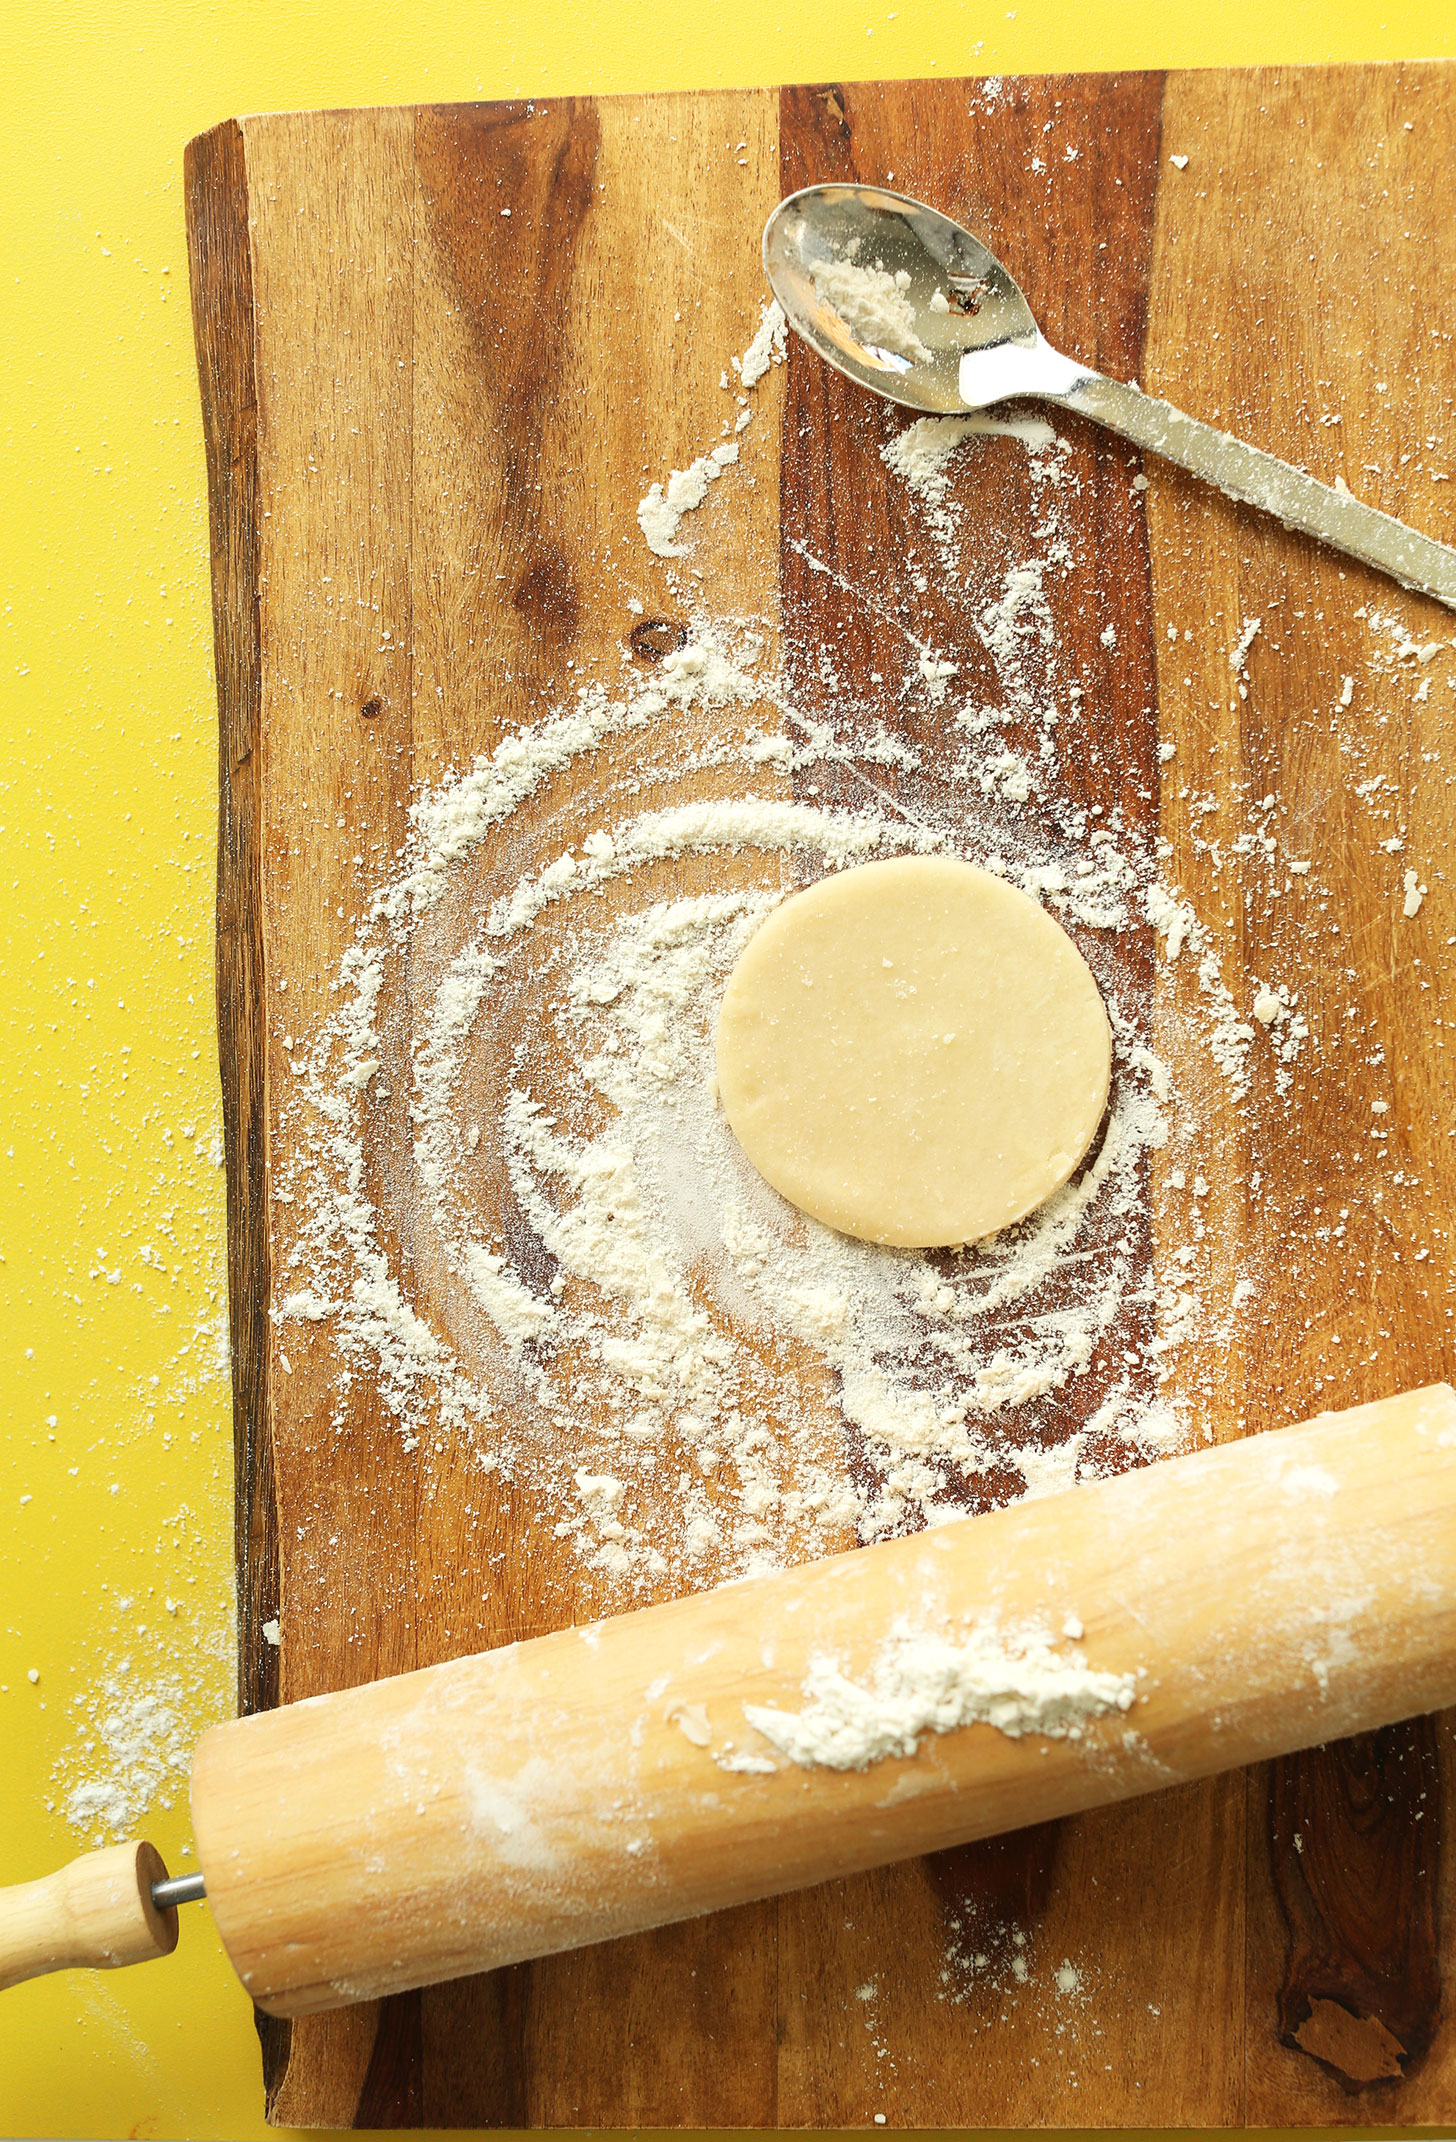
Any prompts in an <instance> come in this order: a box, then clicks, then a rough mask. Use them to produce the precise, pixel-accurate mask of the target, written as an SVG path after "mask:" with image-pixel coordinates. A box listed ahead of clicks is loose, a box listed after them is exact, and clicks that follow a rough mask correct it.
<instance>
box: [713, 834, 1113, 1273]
mask: <svg viewBox="0 0 1456 2142" xmlns="http://www.w3.org/2000/svg"><path fill="white" fill-rule="evenodd" d="M1111 1062H1112V1042H1111V1035H1110V1034H1109V1031H1108V1025H1107V1014H1106V1013H1105V1011H1104V1010H1103V1008H1102V999H1101V997H1100V996H1099V995H1098V993H1097V984H1096V983H1095V982H1094V981H1093V979H1092V976H1091V973H1090V972H1089V970H1088V967H1087V964H1086V961H1085V960H1084V959H1083V958H1082V955H1081V954H1080V952H1078V950H1077V948H1076V946H1075V945H1074V944H1073V943H1072V940H1071V938H1070V937H1068V935H1067V933H1066V931H1065V930H1063V929H1062V927H1061V926H1060V924H1059V923H1056V922H1054V921H1053V920H1052V918H1051V916H1050V915H1048V914H1047V913H1046V911H1045V910H1044V909H1043V908H1041V907H1038V905H1037V903H1036V902H1035V901H1034V900H1030V899H1028V898H1027V896H1026V895H1025V893H1020V892H1017V891H1016V890H1015V888H1014V887H1013V886H1010V885H1008V884H1006V883H1005V881H1004V880H1003V879H1001V878H996V877H992V876H991V875H990V873H989V872H988V871H984V870H977V869H975V868H974V867H973V865H971V864H970V863H959V862H953V861H950V860H948V859H947V858H945V857H940V856H905V857H901V858H898V859H896V860H895V861H893V862H885V863H865V864H862V865H860V867H859V868H857V869H854V870H845V871H842V872H840V873H838V874H837V875H836V876H833V877H828V878H823V879H821V880H820V882H819V883H818V884H817V885H812V886H810V888H809V889H808V891H807V892H801V893H796V894H795V895H794V897H793V898H792V899H790V900H786V901H785V902H784V904H783V906H782V907H780V908H777V909H775V911H774V913H773V914H772V915H770V916H769V918H768V920H767V921H766V922H765V923H764V924H763V926H762V928H761V929H759V930H758V931H757V932H756V933H755V935H754V936H753V937H752V938H751V939H750V941H749V943H748V945H747V947H746V948H745V950H744V952H743V955H742V957H741V958H740V960H739V962H738V964H737V966H736V967H735V968H734V970H733V973H732V975H731V976H730V977H729V981H728V987H727V990H726V991H725V993H724V997H723V1004H722V1009H721V1011H720V1012H719V1015H718V1090H719V1093H720V1095H721V1097H722V1101H723V1107H724V1109H725V1111H726V1113H727V1116H728V1121H729V1123H730V1124H731V1125H732V1127H733V1130H734V1132H735V1134H736V1136H737V1138H738V1141H739V1143H740V1144H741V1145H742V1147H743V1150H744V1151H745V1152H746V1153H747V1155H748V1157H749V1159H750V1160H751V1161H752V1162H753V1164H754V1166H755V1167H756V1168H757V1169H758V1171H759V1173H760V1174H761V1175H763V1176H764V1177H765V1178H766V1179H767V1180H768V1181H769V1182H770V1183H772V1185H773V1187H774V1188H775V1190H778V1191H780V1192H781V1193H782V1195H783V1196H784V1197H786V1198H788V1199H789V1200H790V1201H791V1202H792V1203H793V1204H795V1205H798V1206H799V1207H801V1209H802V1210H803V1211H805V1212H808V1213H812V1214H813V1216H814V1218H815V1219H816V1220H823V1221H825V1222H826V1223H827V1224H828V1225H829V1226H830V1227H837V1228H839V1229H840V1230H841V1232H842V1233H844V1234H848V1235H858V1236H860V1237H862V1238H863V1239H864V1240H865V1241H868V1242H888V1243H895V1244H898V1245H900V1246H902V1247H905V1248H918V1249H927V1248H930V1247H932V1246H936V1245H944V1244H948V1243H956V1242H974V1241H977V1240H979V1239H980V1237H982V1236H983V1235H989V1234H994V1233H995V1232H996V1230H997V1229H998V1228H1002V1227H1009V1226H1010V1225H1011V1223H1012V1221H1013V1220H1019V1219H1021V1218H1022V1217H1023V1216H1024V1215H1025V1214H1026V1213H1028V1212H1031V1211H1032V1210H1033V1209H1034V1208H1035V1207H1036V1206H1037V1205H1039V1204H1041V1202H1042V1200H1043V1199H1044V1198H1047V1197H1050V1195H1051V1193H1052V1192H1053V1190H1056V1189H1058V1188H1060V1186H1061V1185H1062V1184H1063V1183H1064V1182H1066V1180H1067V1178H1068V1177H1069V1176H1070V1175H1071V1173H1072V1171H1073V1170H1074V1169H1075V1167H1076V1166H1077V1163H1078V1161H1079V1160H1080V1159H1081V1158H1082V1156H1083V1154H1084V1153H1085V1152H1086V1150H1087V1148H1088V1146H1089V1145H1090V1143H1091V1141H1092V1139H1093V1137H1094V1135H1095V1134H1096V1131H1097V1126H1098V1124H1099V1123H1100V1122H1101V1120H1102V1114H1103V1110H1104V1108H1105V1107H1106V1104H1107V1088H1108V1080H1109V1078H1110V1075H1111Z"/></svg>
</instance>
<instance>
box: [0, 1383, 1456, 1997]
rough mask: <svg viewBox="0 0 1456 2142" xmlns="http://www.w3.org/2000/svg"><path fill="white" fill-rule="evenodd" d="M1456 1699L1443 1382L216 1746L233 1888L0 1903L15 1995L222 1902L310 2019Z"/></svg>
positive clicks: (119, 1849)
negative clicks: (179, 1912) (188, 1908)
mask: <svg viewBox="0 0 1456 2142" xmlns="http://www.w3.org/2000/svg"><path fill="white" fill-rule="evenodd" d="M1452 1702H1456V1393H1453V1392H1452V1390H1451V1389H1450V1387H1449V1386H1447V1385H1444V1384H1439V1385H1434V1386H1432V1387H1431V1388H1429V1389H1427V1390H1422V1391H1412V1392H1407V1393H1406V1394H1405V1395H1404V1396H1402V1397H1398V1398H1391V1399H1385V1400H1381V1401H1379V1402H1377V1403H1375V1404H1373V1405H1368V1406H1361V1407H1357V1408H1355V1409H1354V1410H1353V1411H1350V1412H1347V1413H1340V1414H1325V1415H1322V1416H1321V1417H1320V1418H1319V1419H1317V1420H1314V1421H1311V1422H1308V1423H1306V1424H1305V1425H1303V1426H1301V1427H1293V1428H1285V1429H1279V1430H1276V1431H1274V1432H1272V1433H1270V1434H1266V1435H1260V1436H1255V1437H1251V1438H1249V1439H1247V1440H1245V1441H1243V1442H1239V1443H1233V1444H1228V1445H1225V1446H1224V1447H1222V1448H1219V1449H1210V1450H1203V1451H1199V1452H1196V1453H1194V1454H1193V1455H1191V1456H1188V1457H1181V1458H1172V1459H1169V1460H1167V1461H1165V1462H1163V1463H1161V1464H1157V1465H1152V1466H1148V1467H1145V1468H1143V1469H1141V1470H1139V1471H1136V1472H1131V1473H1127V1474H1124V1475H1122V1476H1121V1477H1120V1478H1118V1479H1115V1480H1109V1481H1103V1482H1098V1483H1096V1484H1093V1485H1089V1486H1087V1487H1081V1488H1077V1489H1074V1490H1073V1491H1072V1492H1070V1493H1067V1494H1062V1495H1056V1496H1049V1497H1047V1498H1046V1499H1044V1500H1041V1501H1036V1502H1030V1503H1025V1502H1023V1503H1018V1504H1014V1505H1013V1506H1011V1507H1010V1508H1008V1509H1005V1510H999V1511H995V1512H993V1513H991V1514H990V1515H988V1516H983V1517H974V1518H967V1519H962V1520H957V1521H955V1522H953V1523H950V1524H946V1525H942V1526H939V1527H937V1528H935V1529H934V1530H932V1531H929V1532H922V1533H918V1534H916V1535H914V1536H913V1537H912V1538H909V1539H902V1540H893V1541H889V1542H887V1543H885V1544H883V1545H880V1546H876V1547H869V1548H865V1549H863V1550H861V1551H860V1552H858V1553H855V1554H850V1555H840V1556H837V1557H835V1558H833V1559H832V1560H829V1561H824V1562H816V1563H811V1564H809V1565H807V1566H806V1567H804V1568H801V1569H796V1570H789V1571H785V1572H782V1573H779V1574H775V1575H772V1576H766V1577H759V1578H753V1579H749V1580H746V1581H744V1582H741V1583H737V1584H732V1585H725V1586H723V1587H721V1588H720V1589H718V1590H717V1591H712V1592H704V1593H698V1594H695V1595H693V1596H691V1597H689V1598H686V1599H680V1600H676V1601H673V1602H672V1603H670V1604H668V1605H666V1606H660V1607H651V1608H648V1609H646V1610H645V1611H642V1612H639V1613H634V1614H624V1615H621V1616H619V1617H618V1618H616V1619H614V1620H610V1621H604V1622H598V1623H595V1624H592V1625H591V1626H589V1627H586V1628H579V1629H569V1630H563V1631H561V1632H560V1633H559V1634H557V1635H554V1636H546V1637H540V1638H537V1639H535V1640H534V1641H532V1642H530V1643H524V1644H516V1645H511V1646H509V1647H507V1648H505V1649H503V1650H499V1651H493V1652H485V1653H482V1654H480V1655H479V1656H477V1657H474V1658H465V1659H459V1660H455V1661H453V1662H451V1663H449V1664H446V1665H442V1666H434V1667H427V1668H425V1669H423V1670H422V1671H420V1672H417V1673H412V1674H406V1675H402V1676H401V1677H399V1678H398V1679H395V1680H390V1681H380V1682H376V1683H373V1684H372V1685H369V1686H366V1687H363V1688H356V1689H350V1690H347V1691H343V1692H341V1693H339V1694H337V1695H331V1696H319V1697H313V1698H310V1699H308V1700H305V1701H303V1702H300V1703H295V1704H291V1705H288V1706H286V1707H285V1708H283V1709H281V1710H276V1711H270V1712H265V1713H261V1714H259V1715H257V1716H254V1717H251V1718H244V1719H238V1720H235V1721H233V1722H231V1723H229V1724H227V1725H222V1726H216V1727H214V1728H213V1729H212V1730H211V1731H210V1732H208V1733H207V1734H205V1735H204V1736H203V1738H202V1740H201V1741H200V1743H199V1744H198V1748H197V1753H196V1756H195V1759H194V1762H193V1768H192V1809H193V1817H194V1823H195V1828H196V1835H197V1846H198V1857H199V1859H200V1861H201V1864H202V1869H203V1872H202V1874H200V1875H186V1876H182V1877H180V1878H179V1879H178V1880H176V1881H173V1880H170V1879H169V1878H168V1877H167V1875H166V1870H165V1868H164V1867H163V1866H162V1864H161V1861H160V1859H159V1858H158V1856H157V1855H156V1853H155V1852H154V1851H153V1850H152V1848H151V1847H150V1846H149V1845H123V1846H116V1847H113V1848H112V1850H111V1851H110V1852H102V1853H96V1854H92V1855H89V1856H87V1857H85V1858H82V1859H80V1860H77V1861H75V1862H73V1863H72V1865H71V1866H70V1867H67V1868H64V1869H62V1870H61V1872H60V1873H59V1874H55V1875H51V1876H49V1877H47V1878H46V1879H44V1880H42V1881H39V1882H32V1883H29V1884H26V1885H24V1886H22V1887H21V1888H18V1889H12V1890H9V1891H0V1986H4V1985H7V1984H13V1983H15V1982H16V1981H17V1980H19V1979H21V1978H26V1977H32V1976H35V1975H37V1974H39V1973H40V1972H43V1971H48V1970H56V1969H60V1968H63V1967H66V1966H69V1965H77V1964H85V1965H115V1964H120V1963H129V1962H137V1961H140V1960H142V1959H143V1958H144V1957H147V1956H152V1955H162V1954H166V1953H168V1952H169V1951H170V1949H171V1948H172V1947H174V1946H175V1944H176V1939H177V1916H176V1905H177V1904H178V1903H180V1902H182V1901H185V1900H187V1899H190V1898H192V1897H195V1896H198V1895H200V1894H202V1893H203V1886H204V1882H205V1887H206V1895H207V1898H208V1901H209V1903H210V1904H211V1906H212V1910H213V1913H214V1916H215V1918H216V1921H217V1925H218V1929H219V1932H220V1933H221V1936H222V1939H223V1942H224V1945H225V1946H226V1948H227V1951H228V1954H229V1956H230V1957H231V1959H232V1962H233V1965H234V1967H235V1968H236V1970H237V1972H238V1974H239V1976H240V1977H241V1979H242V1981H243V1984H244V1985H245V1986H246V1988H247V1989H248V1991H249V1992H250V1993H251V1994H252V1995H253V1997H254V1999H255V2000H257V2001H258V2002H259V2003H260V2004H261V2005H262V2007H264V2008H265V2009H266V2010H268V2011H269V2012H270V2013H272V2014H275V2015H302V2014H308V2013H311V2012H316V2011H320V2010H325V2009H330V2008H337V2007H342V2006H345V2005H347V2004H348V2003H350V2002H353V2001H361V2000H369V1999H374V1998H377V1997H380V1996H382V1995H387V1994H392V1993H399V1992H403V1991H405V1990H406V1989H408V1988H410V1987H413V1986H420V1985H428V1984H432V1983H434V1982H436V1981H438V1980H442V1979H449V1978H455V1977H459V1976H461V1975H464V1974H466V1973H470V1972H477V1971H487V1970H491V1969H494V1968H495V1967H497V1966H499V1965H501V1964H507V1963H513V1962H517V1961H519V1960H521V1959H522V1958H525V1957H530V1956H539V1955H546V1954H549V1953H551V1952H553V1951H556V1950H562V1949H568V1948H575V1947H580V1946H583V1945H585V1944H587V1943H589V1942H595V1941H604V1940H609V1939H612V1938H614V1937H616V1936H618V1935H622V1934H628V1933H634V1932H639V1931H641V1930H642V1929H644V1928H646V1927H651V1926H659V1925H664V1924H667V1923H668V1922H670V1921H672V1920H676V1919H684V1918H689V1917H692V1916H694V1915H695V1914H697V1913H701V1912H708V1911H715V1910H719V1909H722V1908H724V1907H726V1906H729V1905H734V1904H739V1903H745V1902H747V1901H748V1900H749V1899H751V1898H755V1897H762V1896H769V1895H772V1894H775V1893H777V1892H780V1891H784V1890H789V1889H796V1888H804V1887H807V1886H809V1885H810V1884H812V1883H815V1882H820V1881H825V1880H828V1879H831V1878H833V1877H835V1876H842V1875H847V1874H852V1873H857V1872H860V1871H862V1870H863V1869H865V1868H869V1867H874V1866H879V1865H883V1864H885V1863H886V1862H888V1861H891V1860H895V1859H901V1858H908V1857H911V1856H913V1855H916V1854H919V1853H923V1852H931V1851H936V1850H939V1849H941V1848H943V1847H944V1846H947V1845H952V1844H958V1843H968V1842H970V1841H971V1840H973V1839H975V1838H978V1837H985V1836H990V1835H994V1834H995V1833H997V1832H998V1831H1003V1830H1008V1829H1016V1828H1019V1827H1021V1826H1023V1825H1024V1824H1027V1823H1033V1822H1040V1821H1045V1820H1048V1819H1050V1818H1052V1817H1055V1816H1060V1815H1067V1814H1073V1813H1076V1812H1078V1811H1080V1810H1082V1809H1085V1808H1090V1807H1096V1806H1100V1805H1104V1804H1106V1803H1108V1802H1111V1801H1115V1800H1121V1799H1127V1798H1130V1797H1132V1796H1133V1795H1134V1794H1137V1793H1143V1792H1149V1791H1154V1790H1156V1789H1157V1788H1159V1787H1161V1786H1169V1785H1174V1784H1178V1783H1181V1782H1183V1781H1185V1780H1187V1779H1190V1778H1196V1777H1203V1776H1207V1775H1209V1774H1210V1773H1212V1772H1214V1771H1218V1770H1226V1769H1231V1768H1234V1767H1236V1766H1238V1765H1240V1764H1244V1763H1249V1762H1256V1761H1261V1760H1264V1759H1266V1758H1269V1757H1272V1756H1276V1755H1282V1754H1286V1753H1288V1752H1290V1751H1291V1750H1293V1749H1295V1748H1300V1747H1306V1746H1309V1745H1312V1744H1313V1743H1315V1742H1319V1741H1326V1740H1334V1739H1339V1738H1342V1737H1344V1736H1346V1735H1349V1734H1352V1733H1358V1732H1365V1731H1371V1730H1374V1729H1375V1728H1377V1727H1380V1726H1383V1725H1388V1724H1391V1723H1393V1722H1394V1721H1395V1720H1397V1719H1399V1718H1404V1717H1408V1716H1411V1715H1413V1714H1414V1713H1417V1712H1422V1711H1429V1710H1435V1709H1438V1708H1440V1707H1441V1706H1443V1705H1445V1704H1449V1703H1452Z"/></svg>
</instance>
